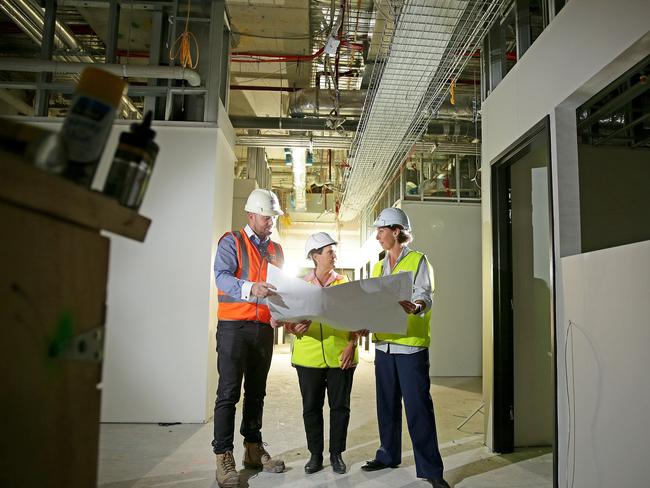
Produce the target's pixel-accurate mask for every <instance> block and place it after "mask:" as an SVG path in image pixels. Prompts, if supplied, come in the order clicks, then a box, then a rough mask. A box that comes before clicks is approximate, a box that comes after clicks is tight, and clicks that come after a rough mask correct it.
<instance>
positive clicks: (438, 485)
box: [427, 478, 451, 488]
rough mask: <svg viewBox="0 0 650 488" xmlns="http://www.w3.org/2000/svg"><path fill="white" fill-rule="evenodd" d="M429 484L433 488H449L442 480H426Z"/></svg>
mask: <svg viewBox="0 0 650 488" xmlns="http://www.w3.org/2000/svg"><path fill="white" fill-rule="evenodd" d="M427 481H428V482H429V483H431V486H432V487H433V488H451V487H450V486H449V483H447V482H446V481H445V480H444V478H440V479H439V480H427Z"/></svg>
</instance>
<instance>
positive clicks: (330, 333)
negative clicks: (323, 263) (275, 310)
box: [291, 276, 359, 368]
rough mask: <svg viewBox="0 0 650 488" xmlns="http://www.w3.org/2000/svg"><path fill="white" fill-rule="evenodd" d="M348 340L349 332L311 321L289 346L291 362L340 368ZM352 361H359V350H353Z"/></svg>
mask: <svg viewBox="0 0 650 488" xmlns="http://www.w3.org/2000/svg"><path fill="white" fill-rule="evenodd" d="M347 282H348V278H347V277H345V276H344V277H342V278H341V279H338V280H335V281H333V282H332V283H331V284H330V285H329V286H335V285H340V284H342V283H347ZM349 340H350V332H348V331H347V330H339V329H335V328H334V327H330V326H329V325H327V324H324V323H321V322H312V323H311V325H310V326H309V329H308V330H307V332H306V333H305V334H303V335H302V336H301V337H297V336H296V337H294V339H293V344H292V346H291V364H293V365H294V366H304V367H306V368H340V367H341V354H342V353H343V349H345V346H347V344H348V342H349ZM354 362H355V363H358V362H359V352H358V351H357V350H356V349H355V351H354Z"/></svg>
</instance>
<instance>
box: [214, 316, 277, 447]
mask: <svg viewBox="0 0 650 488" xmlns="http://www.w3.org/2000/svg"><path fill="white" fill-rule="evenodd" d="M272 356H273V329H272V328H271V326H270V325H267V324H260V323H258V322H246V321H242V322H239V321H224V322H219V325H218V326H217V370H218V371H219V386H218V387H217V400H216V402H215V405H214V440H213V441H212V449H213V450H214V452H215V454H222V453H224V452H226V451H232V450H233V447H234V445H233V436H234V430H235V405H236V404H237V402H238V401H239V396H240V395H241V386H242V379H243V380H244V405H243V407H244V408H243V412H242V414H243V418H242V422H241V428H240V430H239V432H240V433H241V435H242V436H244V440H246V441H248V442H262V433H261V429H262V412H263V409H264V396H265V395H266V377H267V376H268V373H269V368H270V367H271V357H272Z"/></svg>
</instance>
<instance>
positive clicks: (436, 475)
mask: <svg viewBox="0 0 650 488" xmlns="http://www.w3.org/2000/svg"><path fill="white" fill-rule="evenodd" d="M374 226H375V227H376V228H377V240H378V241H379V243H380V244H381V247H382V248H383V249H384V251H386V256H385V257H384V259H383V260H381V261H379V262H378V263H377V264H376V265H375V267H374V269H373V271H372V276H373V277H377V276H386V275H390V274H395V273H399V272H402V271H411V272H412V273H413V296H412V298H411V300H404V301H401V302H399V304H400V305H401V306H402V308H403V309H404V312H406V313H407V314H408V321H407V330H406V335H396V334H375V335H374V340H375V341H376V345H375V383H376V388H377V422H378V424H379V440H380V442H381V446H380V447H379V449H377V453H376V454H375V458H374V459H372V460H371V461H368V462H366V464H365V465H364V466H362V467H361V469H362V470H364V471H376V470H379V469H384V468H389V467H390V468H394V467H396V466H397V465H399V464H400V463H401V462H402V400H404V408H405V409H406V421H407V424H408V429H409V434H410V436H411V443H412V444H413V453H414V457H415V471H416V474H417V476H418V478H425V479H426V480H427V481H429V482H430V483H431V485H432V486H433V487H434V488H449V485H448V484H447V482H446V481H445V480H444V478H443V465H442V457H441V456H440V450H439V449H438V438H437V434H436V420H435V416H434V413H433V401H432V399H431V394H430V393H429V390H430V386H431V383H430V380H429V338H430V330H429V321H430V319H431V298H432V296H433V288H434V285H433V270H432V269H431V265H430V264H429V261H428V260H427V257H426V256H425V255H424V254H422V253H420V252H417V251H413V250H411V249H410V248H409V247H408V244H409V243H410V242H411V241H412V240H413V237H412V235H411V223H410V222H409V218H408V216H407V215H406V214H405V213H404V212H403V211H402V210H401V209H399V208H386V209H384V210H382V212H381V213H380V214H379V217H377V220H375V223H374ZM371 328H372V327H371Z"/></svg>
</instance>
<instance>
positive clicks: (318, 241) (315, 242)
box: [305, 232, 337, 259]
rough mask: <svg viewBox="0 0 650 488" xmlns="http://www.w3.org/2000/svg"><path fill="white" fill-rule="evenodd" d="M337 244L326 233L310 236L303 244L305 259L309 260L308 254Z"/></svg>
mask: <svg viewBox="0 0 650 488" xmlns="http://www.w3.org/2000/svg"><path fill="white" fill-rule="evenodd" d="M336 243H337V242H336V241H335V240H334V239H332V236H331V235H329V234H328V233H327V232H316V233H315V234H312V235H310V236H309V237H308V238H307V242H305V258H307V259H309V253H311V252H312V251H314V250H318V249H321V248H323V247H325V246H329V245H331V244H336Z"/></svg>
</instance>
